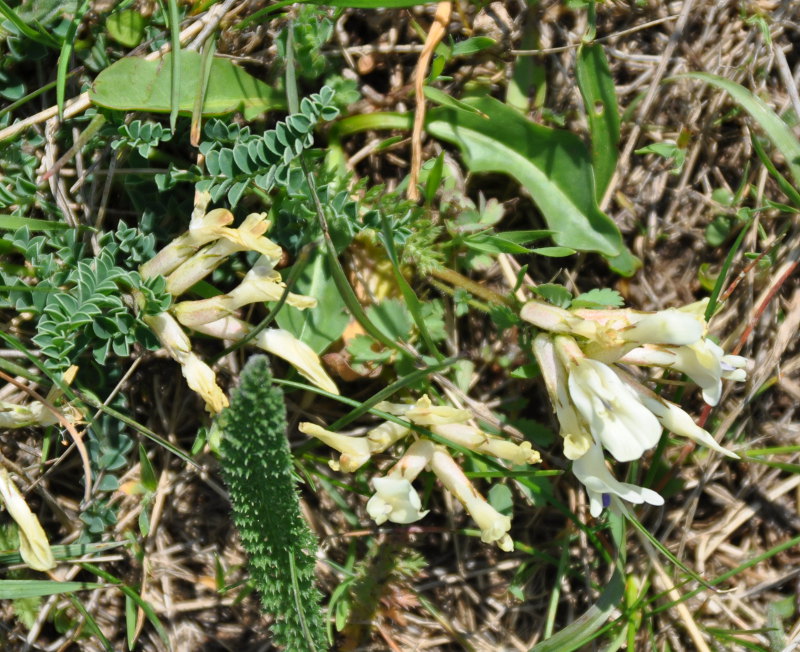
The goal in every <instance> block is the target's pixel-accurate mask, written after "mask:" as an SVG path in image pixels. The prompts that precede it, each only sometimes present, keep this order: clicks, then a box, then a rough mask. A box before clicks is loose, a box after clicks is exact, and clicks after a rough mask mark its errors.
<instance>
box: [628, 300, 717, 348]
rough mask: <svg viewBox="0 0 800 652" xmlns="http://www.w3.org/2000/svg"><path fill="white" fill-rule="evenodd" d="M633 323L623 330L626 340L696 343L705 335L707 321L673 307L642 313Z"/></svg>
mask: <svg viewBox="0 0 800 652" xmlns="http://www.w3.org/2000/svg"><path fill="white" fill-rule="evenodd" d="M640 315H641V316H640V317H637V318H634V319H632V320H631V321H632V322H633V325H632V326H630V327H629V328H627V329H626V330H624V331H623V332H622V338H623V339H624V340H625V341H626V342H635V343H637V344H674V345H682V344H694V343H695V342H697V341H698V340H700V338H701V337H702V336H703V331H704V330H705V321H704V320H702V319H698V318H697V316H696V315H694V314H692V313H688V312H685V311H682V310H676V309H675V308H671V309H669V310H660V311H659V312H654V313H651V314H647V313H643V314H642V313H640Z"/></svg>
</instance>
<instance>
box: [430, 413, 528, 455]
mask: <svg viewBox="0 0 800 652" xmlns="http://www.w3.org/2000/svg"><path fill="white" fill-rule="evenodd" d="M430 428H431V432H435V433H436V434H437V435H440V436H441V437H444V438H445V439H448V440H450V441H452V442H454V443H456V444H458V445H459V446H463V447H464V448H469V449H470V450H474V451H477V452H479V453H485V454H487V455H493V456H494V457H499V458H500V459H502V460H508V461H509V462H511V463H512V464H538V463H539V462H541V457H540V456H539V453H538V452H537V451H535V450H533V449H532V447H531V444H530V442H527V441H525V442H522V443H521V444H515V443H514V442H511V441H507V440H505V439H501V438H500V437H492V436H491V435H488V434H486V433H485V432H483V431H482V430H480V429H479V428H476V427H475V426H470V425H469V424H466V423H443V424H435V425H432V426H431V427H430Z"/></svg>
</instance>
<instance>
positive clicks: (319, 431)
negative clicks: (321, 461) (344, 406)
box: [298, 421, 372, 473]
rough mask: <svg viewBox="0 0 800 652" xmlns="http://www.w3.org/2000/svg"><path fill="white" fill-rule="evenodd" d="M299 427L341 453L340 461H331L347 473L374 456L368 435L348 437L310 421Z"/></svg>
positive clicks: (334, 465) (301, 430)
mask: <svg viewBox="0 0 800 652" xmlns="http://www.w3.org/2000/svg"><path fill="white" fill-rule="evenodd" d="M298 428H299V430H300V432H302V433H304V434H306V435H310V436H311V437H315V438H316V439H319V440H320V441H321V442H323V443H325V444H327V445H328V446H330V447H331V448H333V449H334V450H337V451H339V452H340V453H341V456H340V457H339V462H338V463H329V465H330V467H331V468H332V469H334V470H335V471H336V470H339V469H341V470H342V471H345V472H346V473H352V472H353V471H356V470H358V469H359V468H361V467H362V466H364V464H366V463H367V462H369V459H370V457H371V456H372V451H371V450H370V448H369V442H368V441H367V438H366V437H348V436H347V435H342V434H339V433H338V432H331V431H330V430H326V429H325V428H323V427H321V426H318V425H316V424H315V423H309V422H308V421H304V422H303V423H301V424H300V425H299V426H298Z"/></svg>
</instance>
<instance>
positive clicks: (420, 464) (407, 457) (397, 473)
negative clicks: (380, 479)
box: [387, 439, 436, 482]
mask: <svg viewBox="0 0 800 652" xmlns="http://www.w3.org/2000/svg"><path fill="white" fill-rule="evenodd" d="M435 450H436V447H435V446H434V445H433V442H431V441H430V440H428V439H418V440H417V441H415V442H414V443H413V444H411V446H409V447H408V450H407V451H406V452H405V454H404V455H403V457H401V458H400V459H399V460H398V461H397V464H395V465H394V466H393V467H392V468H391V469H390V470H389V473H388V474H387V475H389V476H392V477H397V478H405V479H406V480H408V481H409V482H412V481H413V480H415V479H416V477H417V476H418V475H419V474H420V473H422V470H423V469H424V468H425V467H426V466H427V465H428V464H430V461H431V457H433V453H434V451H435Z"/></svg>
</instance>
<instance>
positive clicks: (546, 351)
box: [533, 333, 593, 460]
mask: <svg viewBox="0 0 800 652" xmlns="http://www.w3.org/2000/svg"><path fill="white" fill-rule="evenodd" d="M533 353H534V356H535V357H536V361H537V362H538V363H539V369H540V371H541V373H542V378H543V379H544V384H545V387H546V389H547V394H548V395H549V397H550V403H551V404H552V406H553V408H554V409H555V411H556V417H557V418H558V424H559V426H560V430H559V433H560V435H561V437H562V438H563V439H564V456H565V457H566V458H567V459H570V460H576V459H578V458H579V457H581V456H582V455H583V454H584V453H585V452H586V451H587V450H588V449H589V446H591V445H592V441H593V440H592V436H591V435H590V434H589V433H588V432H587V430H586V428H585V427H584V425H583V423H582V422H581V420H580V417H579V416H578V413H577V411H576V410H575V406H574V405H573V404H572V401H571V400H570V398H569V392H568V389H567V372H566V369H565V368H564V365H563V364H562V363H561V361H560V360H559V358H558V355H557V354H556V349H555V345H554V344H553V338H551V337H549V336H547V335H545V334H544V333H540V334H539V335H537V336H536V338H535V339H534V341H533Z"/></svg>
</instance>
